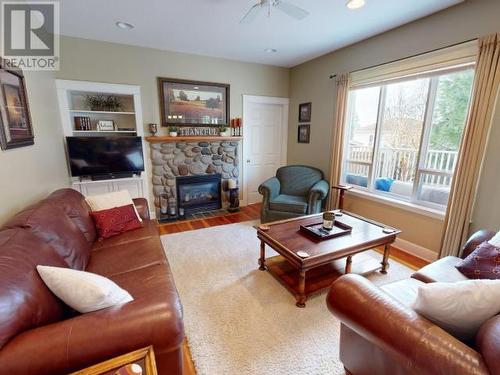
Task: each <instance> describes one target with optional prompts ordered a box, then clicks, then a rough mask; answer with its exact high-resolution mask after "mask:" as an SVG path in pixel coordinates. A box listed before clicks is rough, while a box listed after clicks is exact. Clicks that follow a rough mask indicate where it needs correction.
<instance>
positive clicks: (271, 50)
mask: <svg viewBox="0 0 500 375" xmlns="http://www.w3.org/2000/svg"><path fill="white" fill-rule="evenodd" d="M264 52H266V53H276V52H278V50H277V49H276V48H266V49H265V50H264Z"/></svg>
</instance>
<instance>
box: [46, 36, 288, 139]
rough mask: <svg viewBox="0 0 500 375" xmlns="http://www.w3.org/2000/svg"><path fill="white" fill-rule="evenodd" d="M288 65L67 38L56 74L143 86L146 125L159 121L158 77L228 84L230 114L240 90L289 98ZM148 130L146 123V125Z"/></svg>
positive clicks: (234, 113) (235, 111)
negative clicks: (59, 68)
mask: <svg viewBox="0 0 500 375" xmlns="http://www.w3.org/2000/svg"><path fill="white" fill-rule="evenodd" d="M289 73H290V71H289V69H286V68H279V67H273V66H267V65H261V64H251V63H243V62H237V61H232V60H223V59H217V58H211V57H205V56H197V55H190V54H183V53H176V52H167V51H161V50H156V49H151V48H141V47H135V46H127V45H123V44H115V43H106V42H97V41H91V40H86V39H75V38H68V37H63V38H62V40H61V70H60V71H59V72H57V74H56V75H57V78H63V79H74V80H84V81H95V82H107V83H123V84H132V85H139V86H141V96H142V111H143V120H144V124H145V125H146V124H148V123H150V122H156V123H159V122H160V109H159V103H158V87H157V81H156V78H157V77H169V78H181V79H192V80H199V81H210V82H221V83H229V84H230V85H231V103H230V104H231V105H230V109H231V117H241V115H242V102H243V100H242V95H243V94H248V95H267V96H280V97H288V89H289V87H288V84H289ZM145 129H146V128H145Z"/></svg>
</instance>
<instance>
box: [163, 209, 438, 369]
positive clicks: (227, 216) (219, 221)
mask: <svg viewBox="0 0 500 375" xmlns="http://www.w3.org/2000/svg"><path fill="white" fill-rule="evenodd" d="M259 218H260V203H256V204H252V205H248V206H245V207H242V208H241V210H240V211H239V212H236V213H229V212H226V213H221V214H220V215H219V216H214V217H209V218H203V219H191V220H183V221H177V222H173V223H167V224H159V225H158V228H159V230H160V234H171V233H179V232H185V231H189V230H195V229H202V228H210V227H215V226H219V225H226V224H233V223H241V222H243V221H249V220H258V219H259ZM375 250H376V251H378V252H380V253H383V249H379V248H376V249H375ZM390 259H393V260H396V261H398V262H400V263H402V264H404V265H406V266H408V267H410V268H412V269H414V270H417V269H419V268H421V267H423V266H425V265H427V264H429V262H428V261H426V260H424V259H421V258H419V257H417V256H415V255H412V254H409V253H407V252H405V251H403V250H401V249H398V248H397V247H395V246H392V247H391V256H390ZM183 350H184V375H196V369H195V367H194V363H193V359H192V357H191V352H190V350H189V344H188V341H187V339H185V340H184V343H183Z"/></svg>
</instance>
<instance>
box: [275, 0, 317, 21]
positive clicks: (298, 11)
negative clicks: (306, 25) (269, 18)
mask: <svg viewBox="0 0 500 375" xmlns="http://www.w3.org/2000/svg"><path fill="white" fill-rule="evenodd" d="M273 5H274V6H275V7H276V8H278V9H279V10H281V11H282V12H283V13H285V14H287V15H289V16H290V17H292V18H295V19H297V20H301V19H304V18H306V17H307V16H308V15H309V12H308V11H307V10H304V9H302V8H299V7H298V6H296V5H293V4H290V3H287V2H286V1H281V0H276V1H275V2H274V3H273Z"/></svg>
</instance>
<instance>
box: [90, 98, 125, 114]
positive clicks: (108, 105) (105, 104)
mask: <svg viewBox="0 0 500 375" xmlns="http://www.w3.org/2000/svg"><path fill="white" fill-rule="evenodd" d="M85 103H86V104H87V106H88V107H89V108H90V110H92V111H118V110H120V109H121V107H122V103H121V102H120V99H118V98H117V97H116V96H112V95H108V96H105V95H103V94H97V95H87V96H86V97H85Z"/></svg>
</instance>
